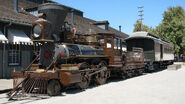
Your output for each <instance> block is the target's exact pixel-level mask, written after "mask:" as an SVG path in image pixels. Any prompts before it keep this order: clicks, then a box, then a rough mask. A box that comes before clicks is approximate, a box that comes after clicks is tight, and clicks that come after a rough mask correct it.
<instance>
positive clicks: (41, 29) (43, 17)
mask: <svg viewBox="0 0 185 104" xmlns="http://www.w3.org/2000/svg"><path fill="white" fill-rule="evenodd" d="M38 13H39V15H40V18H39V20H37V21H35V22H34V23H33V24H32V25H33V27H32V31H33V35H32V36H33V39H34V40H40V39H41V40H54V41H57V39H59V38H58V37H59V36H58V35H59V32H60V30H61V27H62V25H63V24H64V20H65V18H66V15H67V11H66V9H65V8H64V7H63V6H62V5H59V4H56V3H46V4H42V5H40V6H39V7H38Z"/></svg>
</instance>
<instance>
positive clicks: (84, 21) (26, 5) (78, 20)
mask: <svg viewBox="0 0 185 104" xmlns="http://www.w3.org/2000/svg"><path fill="white" fill-rule="evenodd" d="M0 2H1V3H0V22H10V21H11V22H12V23H15V24H21V25H29V26H31V23H32V22H34V21H36V20H37V19H38V17H35V16H33V15H31V14H29V13H28V12H26V11H25V9H30V8H37V7H38V4H36V3H32V2H28V1H26V0H18V10H19V12H18V13H16V12H15V11H14V0H0ZM62 6H64V5H62ZM65 7H68V6H65ZM68 8H69V9H72V8H71V7H68ZM74 10H77V9H74ZM77 11H79V12H81V11H80V10H77ZM65 21H67V22H68V23H69V24H72V23H71V13H68V15H67V17H66V19H65ZM95 23H99V22H98V21H94V20H92V19H88V18H85V17H82V16H77V15H74V25H75V28H76V29H77V33H79V34H89V33H92V34H97V33H107V34H116V35H119V36H121V37H123V38H126V37H128V35H127V34H125V33H122V32H119V31H118V30H116V29H114V28H112V27H110V26H109V30H104V29H101V28H99V27H98V26H96V25H94V24H95Z"/></svg>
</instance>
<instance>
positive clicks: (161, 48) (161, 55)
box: [160, 44, 163, 60]
mask: <svg viewBox="0 0 185 104" xmlns="http://www.w3.org/2000/svg"><path fill="white" fill-rule="evenodd" d="M160 59H161V60H162V59H163V45H162V44H160Z"/></svg>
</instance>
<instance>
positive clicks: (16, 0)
mask: <svg viewBox="0 0 185 104" xmlns="http://www.w3.org/2000/svg"><path fill="white" fill-rule="evenodd" d="M14 11H15V12H16V13H18V0H14Z"/></svg>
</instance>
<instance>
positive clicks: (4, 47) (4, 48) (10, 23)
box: [2, 21, 12, 78]
mask: <svg viewBox="0 0 185 104" xmlns="http://www.w3.org/2000/svg"><path fill="white" fill-rule="evenodd" d="M11 25H12V22H11V21H10V22H9V24H7V25H5V26H4V35H6V28H7V27H9V26H11ZM3 44H4V45H3V68H2V73H3V78H5V75H4V70H5V64H6V62H5V53H6V42H5V43H3Z"/></svg>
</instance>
